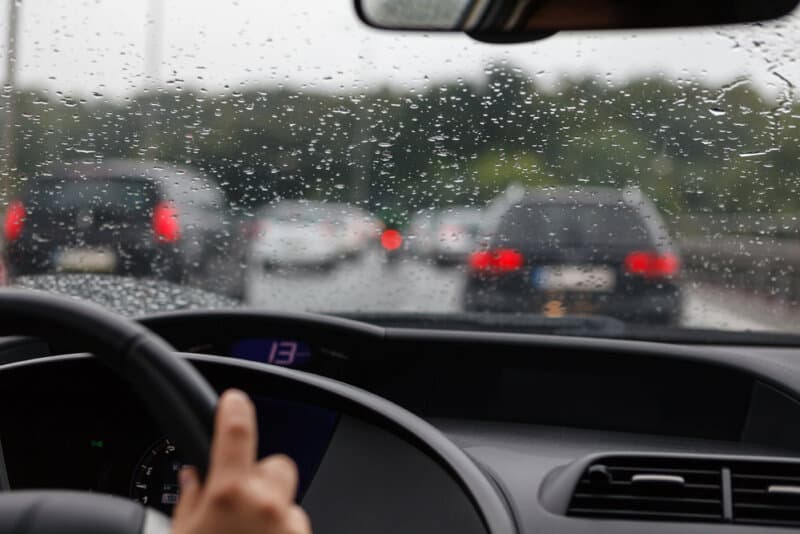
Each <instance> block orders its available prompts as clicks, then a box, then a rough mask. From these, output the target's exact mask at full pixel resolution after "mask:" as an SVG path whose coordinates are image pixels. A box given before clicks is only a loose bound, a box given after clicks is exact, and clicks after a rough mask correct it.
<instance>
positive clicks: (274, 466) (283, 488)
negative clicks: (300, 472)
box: [258, 454, 297, 502]
mask: <svg viewBox="0 0 800 534" xmlns="http://www.w3.org/2000/svg"><path fill="white" fill-rule="evenodd" d="M258 469H259V471H260V472H261V475H262V480H264V481H265V482H266V483H267V484H269V485H270V489H272V491H275V492H276V493H277V494H278V495H279V496H280V497H281V498H282V499H284V500H285V501H286V502H292V501H294V499H295V497H296V496H297V465H296V464H295V463H294V461H292V459H291V458H289V457H288V456H286V455H285V454H275V455H273V456H267V457H266V458H264V459H263V460H261V462H259V464H258Z"/></svg>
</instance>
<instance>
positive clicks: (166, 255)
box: [4, 160, 239, 294]
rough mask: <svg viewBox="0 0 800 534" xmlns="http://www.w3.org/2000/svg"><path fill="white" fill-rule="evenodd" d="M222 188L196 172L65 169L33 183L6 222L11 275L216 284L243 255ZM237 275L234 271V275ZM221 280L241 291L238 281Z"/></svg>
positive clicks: (146, 167)
mask: <svg viewBox="0 0 800 534" xmlns="http://www.w3.org/2000/svg"><path fill="white" fill-rule="evenodd" d="M228 223H229V219H228V215H227V202H226V201H225V197H224V195H223V193H222V191H221V190H220V188H219V186H218V185H217V184H216V183H215V182H214V181H213V180H212V179H210V178H208V177H207V176H205V175H203V174H202V173H201V172H200V171H198V170H196V169H192V168H188V167H180V166H175V165H170V164H157V163H152V162H134V161H125V160H116V161H105V162H103V163H97V164H94V163H91V164H89V163H74V164H64V165H63V166H60V167H59V168H55V169H50V170H49V171H48V172H46V173H42V175H40V176H34V177H32V178H30V179H29V180H27V181H26V182H25V183H24V185H23V186H22V188H21V190H20V191H19V192H18V195H17V196H16V197H15V198H14V199H13V200H12V201H11V202H10V203H9V205H8V207H7V210H6V218H5V225H4V230H5V239H6V257H7V261H8V268H9V271H10V275H11V276H12V277H13V276H21V275H32V274H43V273H55V272H93V273H112V274H125V275H133V276H153V277H157V278H162V279H165V280H169V281H175V282H180V281H194V282H195V283H197V285H211V284H212V279H213V278H216V274H217V273H214V272H209V270H211V269H214V267H215V266H220V265H223V263H224V262H226V261H228V259H229V258H230V257H231V255H232V254H233V252H232V251H231V250H229V249H230V246H231V245H230V244H229V242H231V240H230V239H226V235H228V234H229V233H230V232H231V229H230V228H229V227H228V226H229V224H228ZM229 275H230V273H229ZM223 282H224V281H219V280H213V284H214V285H215V289H217V290H219V289H220V287H222V288H224V292H226V293H229V294H230V293H236V292H237V291H238V289H237V288H236V286H238V285H239V284H238V282H235V281H232V282H228V283H223Z"/></svg>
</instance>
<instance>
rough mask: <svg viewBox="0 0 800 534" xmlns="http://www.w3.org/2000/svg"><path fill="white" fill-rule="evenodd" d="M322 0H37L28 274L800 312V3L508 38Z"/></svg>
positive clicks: (619, 331)
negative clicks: (734, 20) (672, 25)
mask: <svg viewBox="0 0 800 534" xmlns="http://www.w3.org/2000/svg"><path fill="white" fill-rule="evenodd" d="M298 4H302V5H295V3H281V4H280V5H279V4H278V3H273V2H263V1H258V0H238V1H235V2H229V1H220V0H202V1H198V0H170V1H168V2H167V1H162V0H147V1H145V0H142V1H125V0H98V1H96V2H89V3H79V4H76V3H75V2H72V1H66V0H58V1H54V0H26V1H25V2H14V1H9V2H8V3H7V6H6V7H5V8H4V10H5V11H4V13H7V14H8V16H4V17H2V28H0V29H1V30H2V31H1V32H0V35H2V37H3V41H2V42H3V43H4V44H3V45H2V47H1V48H0V52H1V53H0V61H2V62H4V64H5V65H6V68H5V73H6V74H5V82H4V86H3V91H2V99H0V107H2V113H0V196H1V197H2V198H0V202H2V206H3V212H4V215H3V232H2V266H1V268H0V274H3V276H0V281H3V282H7V283H8V284H11V285H23V286H24V287H40V288H42V289H45V290H48V291H51V290H52V291H59V290H60V289H59V288H61V289H63V288H64V287H67V285H65V284H60V283H58V280H59V279H60V278H59V277H61V278H63V279H64V280H69V281H70V282H69V287H70V288H73V289H71V290H70V291H71V292H73V293H74V291H75V288H80V287H94V286H89V285H86V286H84V284H83V283H82V282H76V281H75V280H76V278H75V276H77V275H81V276H89V277H102V278H103V280H105V281H106V282H104V283H103V284H101V285H100V286H98V287H111V286H113V285H114V283H112V282H113V281H114V280H117V281H122V282H124V283H120V284H119V285H118V288H117V289H116V290H115V291H116V292H117V294H118V295H119V294H120V293H119V292H124V293H126V295H127V294H128V293H130V295H128V296H133V295H138V294H139V293H137V292H138V291H140V290H139V289H136V288H137V287H138V286H135V285H131V282H132V281H134V282H135V281H137V280H139V281H143V282H144V283H146V284H148V286H147V287H148V290H147V291H146V292H142V293H141V298H144V299H147V300H148V302H147V304H149V305H148V306H146V307H143V308H142V310H143V311H142V313H145V312H152V311H154V310H160V309H172V308H174V307H180V306H178V305H176V304H175V302H176V299H175V298H173V297H171V296H170V297H169V298H158V299H154V298H151V297H150V296H148V295H152V291H153V287H155V286H153V285H152V284H153V283H163V284H165V285H164V287H165V288H166V287H170V288H171V289H164V294H165V295H174V293H173V292H174V291H175V287H186V288H190V287H191V288H195V289H199V290H202V291H207V292H209V294H210V293H217V294H222V295H224V296H225V297H230V298H235V299H236V300H237V301H239V302H241V303H242V305H245V306H253V307H257V308H266V309H272V310H294V311H297V310H300V311H314V312H323V313H338V314H346V315H347V314H349V315H353V314H358V315H359V317H362V318H365V319H367V320H370V318H372V319H375V320H378V319H379V318H380V317H381V316H382V315H386V314H394V316H395V317H396V316H397V314H401V315H403V316H404V317H406V318H408V319H409V320H411V319H413V318H414V317H417V318H418V321H419V322H418V323H415V325H416V326H420V327H424V326H426V325H427V324H429V323H430V324H431V326H436V327H441V326H446V325H447V321H446V319H447V318H448V317H449V318H452V320H453V323H454V324H455V323H459V324H463V322H464V321H468V320H476V321H478V320H479V319H476V318H480V321H479V324H480V325H481V327H482V328H486V329H492V328H498V329H500V328H501V327H504V326H505V327H507V328H505V329H506V330H507V329H512V330H514V329H519V330H524V331H530V330H531V329H532V330H535V329H536V328H539V327H540V326H541V325H542V324H546V323H543V322H542V319H552V320H553V321H558V320H565V321H566V320H568V321H571V322H570V323H569V324H581V323H580V319H582V318H588V319H591V320H592V321H595V322H587V323H586V324H587V325H588V324H601V325H604V324H613V325H615V327H614V328H613V329H611V330H608V332H606V333H609V335H619V336H634V335H635V334H636V333H637V332H644V333H646V332H650V331H653V330H652V329H653V328H654V327H655V328H657V329H660V330H661V331H663V329H664V328H665V327H666V328H676V329H712V330H719V331H738V332H741V331H749V330H758V331H771V332H785V333H798V334H800V321H798V318H800V195H799V194H798V192H799V191H800V174H798V161H800V143H799V142H798V132H800V129H799V128H798V126H799V125H800V104H799V103H798V101H797V94H796V86H797V84H798V83H800V72H799V71H798V67H797V65H798V64H797V62H796V56H797V54H796V52H795V50H796V48H797V46H796V45H797V38H796V37H795V36H796V35H798V31H797V30H798V29H799V28H798V24H800V23H799V22H798V19H797V17H796V16H793V17H790V18H788V19H784V20H781V21H776V22H769V23H764V24H759V25H750V26H741V27H726V28H710V29H694V30H670V31H656V32H644V31H639V32H634V31H629V32H606V33H564V34H560V35H556V36H554V37H551V38H548V39H545V40H542V41H540V42H535V43H526V44H517V45H491V44H485V43H478V42H476V41H474V40H472V39H470V38H469V37H467V36H463V35H429V34H425V33H405V34H403V33H384V32H378V31H375V30H372V29H368V28H366V27H364V26H363V25H362V24H361V23H360V22H358V20H357V18H356V15H355V12H354V9H353V6H352V4H351V2H349V1H346V0H342V1H339V0H337V1H331V0H308V1H306V2H302V3H298ZM6 8H7V9H6ZM37 280H42V281H43V282H41V284H39V285H38V286H37ZM54 280H55V281H54ZM112 293H113V291H112ZM198 294H202V293H193V294H192V295H193V296H192V298H191V299H186V302H192V303H194V304H193V306H195V307H197V306H202V304H201V301H202V298H199V297H198V296H197V295H198ZM86 298H95V300H100V301H101V302H103V303H104V304H106V305H107V304H108V303H109V302H110V301H109V298H108V297H104V298H102V299H100V298H98V295H97V294H94V292H93V291H87V295H86ZM137 298H139V297H137ZM112 300H113V299H112ZM133 300H135V298H134V299H133ZM178 300H180V299H178ZM212 300H213V299H209V300H208V306H212V305H214V304H213V303H212ZM214 302H217V301H214ZM224 302H226V303H227V302H231V301H230V300H224ZM126 309H127V308H126ZM432 314H433V315H432ZM434 316H435V318H436V321H432V320H431V317H434ZM470 318H472V319H470ZM606 319H608V321H605V320H606ZM526 320H527V322H526ZM576 321H577V322H576ZM598 321H599V322H598ZM604 321H605V322H604ZM620 324H623V325H624V328H620V327H619V325H620ZM526 325H528V327H529V328H528V329H527V330H526ZM648 329H650V330H648ZM579 333H580V332H579ZM590 333H592V334H598V333H600V334H602V332H598V331H593V332H590ZM643 335H644V334H643ZM645 337H646V336H645Z"/></svg>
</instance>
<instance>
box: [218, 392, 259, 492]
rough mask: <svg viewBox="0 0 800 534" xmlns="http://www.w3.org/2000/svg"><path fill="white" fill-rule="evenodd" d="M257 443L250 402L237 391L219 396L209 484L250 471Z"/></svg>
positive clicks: (254, 420)
mask: <svg viewBox="0 0 800 534" xmlns="http://www.w3.org/2000/svg"><path fill="white" fill-rule="evenodd" d="M257 440H258V438H257V430H256V410H255V407H254V406H253V403H252V402H250V399H249V398H248V397H247V395H245V394H244V393H243V392H241V391H239V390H236V389H230V390H228V391H226V392H225V393H223V394H222V396H221V397H220V399H219V404H218V405H217V417H216V421H215V427H214V439H213V441H212V443H211V465H210V466H209V481H213V480H215V479H218V478H220V477H223V478H224V477H225V476H226V475H230V476H239V475H241V474H242V473H244V472H245V471H247V470H248V469H250V468H251V467H252V466H253V464H254V463H255V460H256V447H257V445H258V443H257Z"/></svg>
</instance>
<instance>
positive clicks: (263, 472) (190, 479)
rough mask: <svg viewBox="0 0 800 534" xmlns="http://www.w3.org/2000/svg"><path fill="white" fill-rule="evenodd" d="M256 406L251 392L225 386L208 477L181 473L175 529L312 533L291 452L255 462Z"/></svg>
mask: <svg viewBox="0 0 800 534" xmlns="http://www.w3.org/2000/svg"><path fill="white" fill-rule="evenodd" d="M257 436H258V432H257V429H256V411H255V407H254V406H253V403H252V402H250V399H249V398H247V395H245V394H244V393H242V392H241V391H238V390H228V391H226V392H225V393H224V394H223V395H222V397H221V398H220V401H219V406H218V408H217V417H216V421H215V430H214V440H213V443H212V444H211V461H210V465H209V469H208V477H207V478H206V481H205V483H204V484H201V483H200V479H199V477H198V475H197V471H196V470H195V469H193V468H191V467H185V468H184V469H183V470H182V471H181V474H180V483H181V496H180V500H179V501H178V505H177V506H176V507H175V514H174V517H173V521H172V533H173V534H222V533H224V534H245V533H251V532H252V533H254V534H255V533H258V534H310V532H311V525H310V523H309V521H308V516H307V515H306V513H305V512H304V511H303V510H302V509H301V508H300V507H299V506H297V505H296V504H295V502H294V499H295V494H296V493H297V467H296V466H295V464H294V462H292V460H290V459H289V458H288V457H286V456H279V455H276V456H269V457H267V458H265V459H263V460H261V461H260V462H257V461H256V450H257V448H256V447H257Z"/></svg>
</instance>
